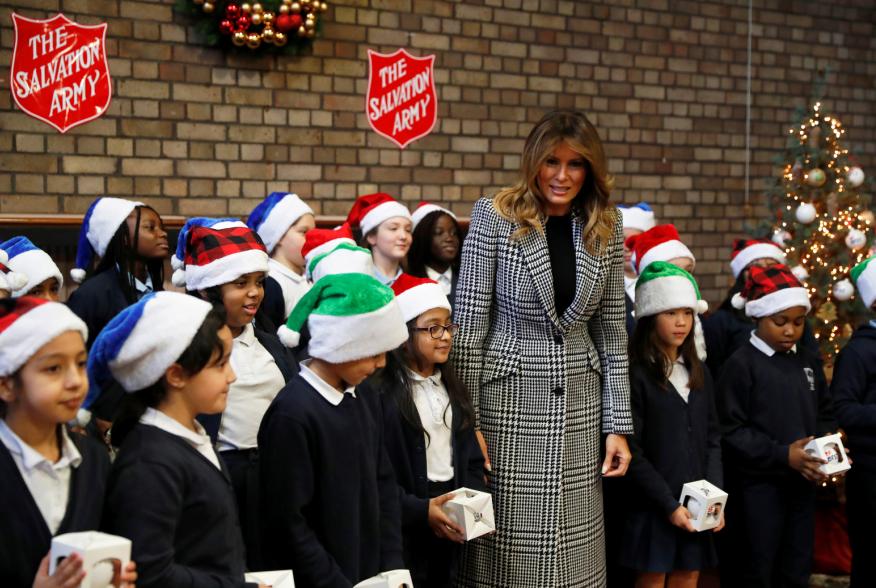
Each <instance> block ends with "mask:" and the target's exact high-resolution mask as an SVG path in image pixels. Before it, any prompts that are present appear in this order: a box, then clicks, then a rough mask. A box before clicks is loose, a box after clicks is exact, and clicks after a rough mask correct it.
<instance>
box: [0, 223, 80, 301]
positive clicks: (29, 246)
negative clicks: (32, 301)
mask: <svg viewBox="0 0 876 588" xmlns="http://www.w3.org/2000/svg"><path fill="white" fill-rule="evenodd" d="M0 250H3V251H5V252H6V254H7V255H8V256H9V260H8V261H7V262H6V265H7V266H8V267H9V269H11V270H12V271H14V272H16V273H19V274H22V275H23V276H24V277H25V278H26V282H25V283H24V285H22V286H21V287H20V288H18V289H17V290H15V291H14V292H13V293H12V295H13V296H25V295H27V296H36V297H37V298H44V299H46V300H50V301H52V302H59V301H60V300H61V288H62V287H63V286H64V277H63V276H62V275H61V270H60V269H58V266H57V265H56V264H55V262H54V261H53V260H52V258H51V257H49V254H48V253H46V252H45V251H43V250H42V249H40V248H39V247H37V246H36V245H34V244H33V243H32V242H31V241H30V239H28V238H27V237H24V236H17V237H12V238H11V239H8V240H7V241H4V242H3V243H0Z"/></svg>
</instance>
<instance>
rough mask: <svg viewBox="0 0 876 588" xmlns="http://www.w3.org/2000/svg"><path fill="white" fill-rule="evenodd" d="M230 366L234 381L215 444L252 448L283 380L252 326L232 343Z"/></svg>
mask: <svg viewBox="0 0 876 588" xmlns="http://www.w3.org/2000/svg"><path fill="white" fill-rule="evenodd" d="M231 367H232V368H233V369H234V373H235V374H237V380H236V381H235V382H234V383H233V384H231V387H230V388H229V390H228V402H227V403H226V405H225V412H223V413H222V421H221V423H220V424H219V436H218V439H217V443H216V445H217V446H218V447H219V451H230V450H233V449H255V448H256V447H258V439H257V438H258V434H259V425H261V424H262V417H263V416H265V412H266V411H267V410H268V407H269V406H270V405H271V401H272V400H274V397H275V396H277V394H278V393H279V392H280V390H282V389H283V387H284V386H285V385H286V380H284V379H283V372H281V371H280V368H279V367H277V362H276V361H274V357H273V356H272V355H271V354H270V353H269V352H268V350H267V349H265V347H264V346H263V345H262V344H261V343H259V340H258V339H256V336H255V329H254V328H253V326H252V323H250V324H248V325H246V326H245V327H244V328H243V331H242V332H241V333H240V335H238V336H237V337H235V338H234V340H233V341H232V343H231Z"/></svg>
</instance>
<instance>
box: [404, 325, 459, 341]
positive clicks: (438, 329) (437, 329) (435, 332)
mask: <svg viewBox="0 0 876 588" xmlns="http://www.w3.org/2000/svg"><path fill="white" fill-rule="evenodd" d="M411 330H412V331H428V332H429V336H430V337H432V338H433V339H441V338H442V337H444V331H447V332H448V333H450V336H451V337H453V336H454V335H456V334H457V333H458V332H459V325H457V324H451V325H432V326H431V327H411Z"/></svg>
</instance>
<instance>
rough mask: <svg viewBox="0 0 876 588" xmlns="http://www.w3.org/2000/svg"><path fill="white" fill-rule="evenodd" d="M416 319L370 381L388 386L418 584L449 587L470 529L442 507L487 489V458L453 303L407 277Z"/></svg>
mask: <svg viewBox="0 0 876 588" xmlns="http://www.w3.org/2000/svg"><path fill="white" fill-rule="evenodd" d="M392 289H393V291H394V292H395V293H396V300H397V301H398V304H399V306H400V307H401V310H402V316H403V317H404V320H405V321H406V322H407V324H408V332H409V333H410V336H409V338H408V341H407V343H405V344H404V345H403V346H402V347H400V348H398V349H395V350H393V351H392V352H391V353H390V354H389V355H388V356H387V360H386V368H385V369H384V370H382V373H381V374H380V375H379V376H375V377H374V378H373V379H372V380H370V381H369V384H371V385H373V386H374V387H375V388H378V389H379V390H380V391H381V404H382V407H383V419H384V423H383V424H384V430H385V438H384V442H385V444H386V449H387V453H388V454H389V458H390V461H391V462H392V466H393V469H394V470H395V475H396V480H397V481H398V486H399V494H400V496H401V506H402V532H403V538H404V555H405V565H406V566H407V568H408V569H409V570H410V571H411V576H412V577H413V580H414V585H415V586H422V587H435V588H438V587H446V586H450V585H451V582H452V580H453V577H454V569H455V567H456V560H457V558H458V556H459V549H458V547H457V546H456V545H454V542H455V543H462V542H463V537H462V535H461V532H462V530H461V529H459V528H458V526H457V525H456V524H454V523H453V521H452V520H451V519H450V518H449V517H448V516H447V514H446V513H445V512H444V510H442V505H443V504H445V503H446V502H447V501H448V500H450V499H451V498H453V496H454V495H453V494H452V491H453V490H456V489H458V488H462V487H467V488H471V489H473V490H481V491H486V487H485V486H484V476H483V468H484V458H483V455H482V454H481V451H480V447H479V446H478V443H477V439H476V438H475V432H474V409H473V408H472V405H471V400H470V399H469V396H468V392H467V391H466V390H465V388H464V387H463V386H462V384H461V383H460V382H459V380H457V378H456V375H455V373H454V371H453V367H452V365H451V364H450V363H449V362H448V357H449V355H450V347H451V344H452V342H453V335H454V334H455V332H456V330H457V329H458V328H459V327H458V325H455V324H451V323H450V303H449V302H448V300H447V296H445V295H444V291H443V289H442V287H441V286H440V285H439V284H438V283H437V282H435V281H434V280H430V279H428V278H417V277H414V276H411V275H409V274H402V275H401V276H399V278H398V280H396V281H395V283H394V284H393V285H392Z"/></svg>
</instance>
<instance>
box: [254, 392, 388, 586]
mask: <svg viewBox="0 0 876 588" xmlns="http://www.w3.org/2000/svg"><path fill="white" fill-rule="evenodd" d="M356 395H357V396H356V397H355V398H354V397H352V396H351V395H349V394H345V395H344V399H343V400H342V401H341V403H340V404H339V405H338V406H334V405H332V404H330V403H329V402H328V401H327V400H326V399H325V398H323V397H322V396H321V395H320V394H319V393H318V392H317V391H316V390H315V389H314V388H313V387H312V386H311V385H310V384H308V383H307V382H306V381H305V380H304V379H303V378H302V377H301V376H300V375H298V376H295V377H294V378H292V380H290V381H289V383H288V384H287V385H286V387H285V388H283V390H282V391H281V392H280V394H278V395H277V397H276V398H275V399H274V401H273V403H272V404H271V406H270V408H269V409H268V411H267V413H265V416H264V418H263V419H262V424H261V428H260V429H259V470H260V486H261V489H260V490H261V508H262V510H261V517H260V518H261V521H262V528H263V535H262V537H263V539H262V545H263V550H264V553H263V554H262V555H263V558H264V561H265V563H266V566H267V567H268V569H289V568H291V569H292V570H293V572H294V574H295V582H296V584H300V585H302V586H314V587H337V588H341V587H343V588H349V587H350V586H352V585H353V584H355V583H357V582H359V581H361V580H364V579H366V578H370V577H371V576H374V575H375V574H377V573H379V572H381V571H386V570H391V569H396V568H402V567H404V564H403V560H402V546H401V523H400V515H399V510H400V509H399V501H398V491H397V488H396V483H395V474H394V473H393V470H392V466H391V465H390V462H389V459H388V457H387V455H386V450H385V449H384V446H383V425H382V423H381V415H380V406H379V398H378V397H377V395H376V394H375V393H374V392H373V391H371V390H369V389H368V388H367V387H359V388H357V390H356Z"/></svg>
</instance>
